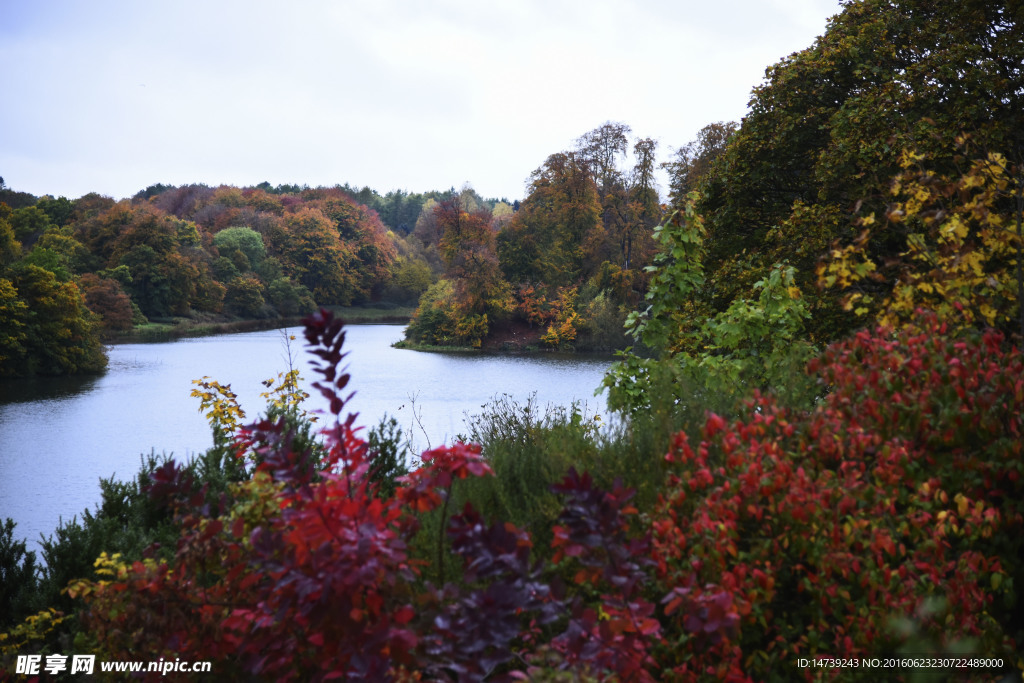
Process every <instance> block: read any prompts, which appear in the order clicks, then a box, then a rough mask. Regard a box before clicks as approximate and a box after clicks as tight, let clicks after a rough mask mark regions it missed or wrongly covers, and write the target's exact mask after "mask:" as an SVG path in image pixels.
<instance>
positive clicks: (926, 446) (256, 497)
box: [5, 313, 1024, 681]
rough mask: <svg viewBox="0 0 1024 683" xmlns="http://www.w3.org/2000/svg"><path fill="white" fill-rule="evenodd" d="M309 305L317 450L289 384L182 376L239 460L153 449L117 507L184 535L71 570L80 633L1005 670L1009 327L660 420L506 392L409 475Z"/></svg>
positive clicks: (720, 671)
mask: <svg viewBox="0 0 1024 683" xmlns="http://www.w3.org/2000/svg"><path fill="white" fill-rule="evenodd" d="M306 325H307V332H306V336H307V339H308V340H309V341H310V342H311V343H312V344H313V347H314V349H313V353H314V354H316V355H317V356H318V357H319V358H320V359H321V363H320V368H319V369H318V373H319V374H320V375H321V381H320V382H318V383H316V384H315V385H314V386H315V387H316V388H317V389H318V390H319V391H320V392H321V393H323V395H324V396H325V397H326V398H327V399H328V401H329V402H330V406H331V409H330V412H331V414H332V416H333V421H332V423H331V424H329V425H327V426H326V428H324V430H323V436H324V442H323V444H322V445H317V444H316V443H315V442H312V441H311V440H310V438H309V434H308V427H309V423H308V422H306V423H305V426H306V430H307V431H306V433H302V432H301V430H297V426H298V424H297V423H296V421H295V417H296V416H297V415H298V413H296V412H294V410H293V409H294V408H295V407H296V406H297V402H298V401H300V400H301V395H300V393H299V392H298V390H297V388H296V387H295V384H294V378H293V379H292V381H291V382H290V383H289V382H288V381H287V377H286V378H285V381H283V382H282V383H281V384H280V385H279V386H278V387H276V389H274V388H272V390H271V392H269V393H270V394H272V395H273V396H276V397H277V398H276V400H275V402H276V405H277V407H278V411H279V412H277V413H275V412H274V411H271V412H269V413H268V417H267V418H264V419H260V420H259V421H257V422H256V423H254V424H250V425H248V426H242V427H239V426H238V425H240V424H241V422H240V420H239V419H237V418H238V417H239V414H238V413H237V412H235V410H234V408H233V407H232V406H233V405H234V404H232V402H231V400H230V397H229V396H226V395H225V394H224V392H223V391H220V392H218V391H217V386H218V385H216V383H214V382H210V381H206V380H204V381H201V382H199V384H200V388H199V389H197V395H199V396H201V397H203V398H204V408H208V409H210V412H209V415H210V416H211V420H212V421H213V422H214V423H215V426H216V425H217V424H219V425H220V426H221V429H220V431H219V432H218V433H219V434H220V437H219V439H218V444H219V445H218V447H217V448H215V449H213V450H212V451H211V456H210V457H213V455H212V454H213V453H217V454H218V457H223V456H228V457H236V458H240V461H239V462H241V463H243V467H242V470H238V469H235V470H234V472H235V475H236V476H234V477H228V478H227V479H224V483H223V485H222V486H216V487H211V486H206V487H204V486H200V485H198V482H199V481H201V480H202V478H203V476H208V475H203V473H202V470H196V469H191V470H190V469H188V468H181V467H179V466H178V465H176V464H175V463H173V462H166V463H162V464H160V465H159V466H158V467H155V468H152V467H151V468H150V474H149V479H148V484H147V485H146V486H145V489H146V492H147V493H146V497H147V500H148V501H149V502H147V503H146V504H145V505H143V506H141V507H139V504H138V501H137V502H136V505H134V506H133V508H132V509H136V510H151V511H160V510H164V511H167V512H165V513H162V515H163V516H162V517H161V519H169V517H168V515H170V517H172V518H173V520H174V522H173V523H174V528H173V534H174V536H176V537H177V540H176V541H174V542H167V541H165V542H164V543H163V544H162V545H161V546H159V547H158V546H152V547H150V548H149V549H148V550H146V551H145V552H140V551H139V550H138V540H141V539H136V541H135V542H132V543H127V542H121V543H117V544H112V545H111V546H110V547H121V548H125V549H126V550H127V551H128V552H127V554H125V555H113V554H110V553H109V552H103V553H102V554H100V558H99V560H97V562H96V565H95V566H96V576H95V579H89V578H80V579H78V580H75V581H72V582H71V586H70V588H69V590H68V595H69V597H73V598H75V599H76V600H78V602H77V603H74V605H73V607H68V609H73V610H74V613H75V615H76V617H77V620H78V625H77V626H76V629H77V631H76V632H77V639H76V647H77V648H78V649H80V650H83V651H90V652H96V653H98V654H101V655H102V656H104V657H107V658H110V659H129V658H131V659H139V658H152V659H156V658H159V657H165V658H167V657H171V658H181V659H194V660H211V661H214V662H216V666H217V670H218V672H219V673H222V674H224V675H229V676H245V677H248V678H250V679H253V680H270V679H276V680H325V679H328V678H335V677H339V676H340V677H345V678H350V679H372V680H387V679H391V680H423V679H429V680H483V679H485V678H486V679H488V680H507V679H517V678H520V679H521V678H529V679H541V680H545V679H546V680H561V679H560V678H559V676H560V675H563V674H565V675H569V676H571V677H575V678H579V677H583V678H593V679H595V680H608V679H616V680H636V681H643V680H655V679H657V680H697V679H707V680H718V679H727V680H791V679H799V678H808V679H811V678H814V676H815V674H816V672H815V671H813V670H811V669H802V670H801V669H799V668H797V667H796V664H795V661H796V659H797V658H798V657H809V656H813V655H830V654H831V655H835V654H840V655H842V656H846V657H860V656H877V657H881V656H884V655H891V654H898V653H900V652H902V651H906V652H913V653H915V654H920V653H922V652H933V653H937V654H974V655H977V656H983V657H997V658H998V657H1001V658H1003V660H1004V662H1005V663H1006V664H1007V666H1016V667H1018V668H1019V667H1020V665H1021V663H1020V662H1018V661H1016V659H1015V654H1014V652H1015V650H1016V646H1017V643H1018V642H1019V641H1020V638H1021V635H1022V632H1024V629H1022V623H1021V621H1020V617H1019V614H1018V613H1019V609H1017V608H1018V606H1019V601H1018V600H1017V595H1016V586H1019V585H1021V581H1022V580H1024V576H1022V572H1021V568H1020V566H1019V562H1018V561H1017V558H1019V556H1020V554H1021V543H1022V541H1021V540H1020V539H1021V531H1022V529H1021V527H1022V524H1024V518H1022V505H1024V504H1022V503H1021V500H1022V493H1024V492H1022V491H1021V483H1020V482H1021V474H1022V469H1024V463H1022V460H1021V445H1020V434H1021V431H1022V428H1024V417H1022V415H1021V411H1020V406H1021V403H1022V401H1024V384H1022V383H1021V380H1020V377H1021V376H1024V358H1022V356H1021V353H1020V351H1019V350H1018V349H1016V348H1014V347H1011V346H1009V345H1008V344H1007V342H1006V340H1005V339H1003V338H1002V337H1001V336H1000V334H999V333H997V332H993V331H988V332H983V333H982V332H966V333H962V334H960V335H959V336H952V335H950V334H949V331H948V330H946V329H945V328H944V327H943V326H942V324H941V323H939V322H937V321H936V320H935V319H934V318H931V317H928V316H923V317H921V318H920V319H919V320H918V323H917V326H916V327H915V328H913V329H908V330H907V331H904V332H900V333H898V334H893V333H891V332H888V331H886V330H884V329H879V330H876V331H874V332H868V331H865V332H862V333H860V334H858V335H857V336H855V337H853V338H851V339H849V340H847V341H845V342H842V343H838V344H835V345H833V346H831V347H830V348H829V349H828V350H826V351H825V353H824V354H823V355H822V356H821V357H820V358H818V359H817V360H815V361H814V362H812V363H811V366H810V371H811V373H812V376H816V377H818V378H819V380H820V381H821V382H822V391H823V392H824V393H825V395H824V398H823V399H821V400H820V401H819V403H818V405H817V406H815V407H814V408H813V409H812V410H798V409H794V408H792V407H785V406H783V405H780V404H779V403H778V402H777V401H776V400H775V399H774V398H772V397H771V396H763V395H760V394H756V395H755V396H754V398H753V399H751V400H750V401H749V403H748V404H747V405H746V407H745V409H744V411H743V413H742V414H741V415H740V416H739V417H736V418H730V419H725V418H722V417H720V416H718V415H716V414H714V413H708V414H706V416H705V417H704V418H702V419H701V421H700V423H701V424H700V425H699V428H698V429H696V430H694V429H692V428H691V429H689V430H688V431H689V433H688V432H687V430H683V431H675V432H674V434H675V435H674V436H673V437H671V438H669V437H670V435H671V434H672V431H671V426H672V425H671V423H669V422H665V423H664V424H662V426H661V431H660V433H661V435H662V436H661V439H662V440H660V441H659V439H658V438H652V439H651V440H650V441H647V442H643V441H642V439H639V438H638V434H637V427H646V428H647V430H646V431H650V432H657V431H659V429H658V428H656V427H655V426H654V423H646V424H644V425H640V424H633V425H625V426H621V427H619V429H620V431H618V432H615V431H614V430H612V431H610V432H609V431H605V432H602V431H600V430H598V429H596V428H595V427H594V425H593V423H592V422H591V421H587V420H586V419H585V418H584V416H583V414H582V413H581V412H580V411H578V410H573V411H567V412H566V413H565V414H563V415H561V416H558V415H554V416H547V417H542V416H540V415H539V414H537V413H535V410H536V409H535V407H533V406H532V404H527V405H526V406H516V405H514V404H511V403H509V402H501V401H498V402H497V403H496V404H494V405H493V406H491V407H490V409H489V413H488V414H487V415H486V416H485V417H484V419H481V420H477V421H476V422H475V424H476V425H477V427H476V428H475V429H474V431H473V434H472V436H473V437H474V438H479V439H480V440H481V441H483V450H482V451H481V448H480V447H478V446H471V445H464V444H456V445H454V446H451V447H442V448H437V449H434V450H432V451H427V452H425V453H424V454H422V456H421V458H422V467H420V468H418V469H416V470H414V471H413V472H411V473H409V474H406V475H404V476H403V475H402V474H401V470H402V467H401V465H400V462H399V461H400V460H403V459H404V453H403V452H402V451H401V450H400V449H398V448H396V445H397V444H400V442H401V435H400V434H397V433H396V432H395V430H394V429H393V428H392V429H389V428H388V426H387V424H386V423H385V424H382V425H381V426H380V427H378V428H377V429H376V430H374V434H373V436H372V437H371V441H372V442H373V446H372V447H371V446H370V444H368V443H367V442H365V441H363V440H362V439H361V438H359V437H358V436H357V432H356V428H355V426H354V421H353V419H352V418H351V417H347V418H343V417H342V415H343V412H344V409H345V403H346V401H347V398H346V396H345V395H344V394H343V391H344V389H345V387H346V385H347V383H348V375H347V374H346V373H345V372H344V370H343V369H341V363H342V361H343V359H344V355H345V354H344V353H343V352H342V351H341V345H342V343H343V339H344V333H343V332H342V330H341V325H340V323H339V322H338V321H336V320H333V319H332V318H331V317H330V315H329V314H324V313H321V314H319V315H317V316H315V317H313V318H310V319H307V321H306ZM289 376H290V375H289ZM288 406H291V408H288ZM235 407H237V406H235ZM289 414H290V415H291V418H290V419H289V417H288V415H289ZM676 426H678V424H677V425H676ZM392 427H393V425H392ZM691 427H692V425H691ZM631 439H633V440H634V441H633V443H632V444H631V445H630V440H631ZM517 443H518V445H517ZM559 444H560V445H561V446H563V447H564V448H563V450H564V451H565V452H564V453H563V455H562V457H561V458H559V457H558V453H559V449H558V447H557V446H558V445H559ZM613 444H615V445H613ZM659 444H660V445H659ZM664 444H669V445H667V446H666V445H664ZM659 448H661V449H662V450H661V451H660V452H662V453H664V451H665V450H667V451H668V454H667V456H665V457H664V458H657V459H655V458H650V463H649V464H645V463H644V460H643V459H642V458H643V457H644V454H645V453H646V454H647V456H648V457H650V455H651V454H652V453H653V452H655V451H656V450H657V449H659ZM531 453H533V455H532V456H531ZM537 453H540V454H542V455H540V456H538V455H536V454H537ZM573 465H580V466H585V467H587V468H589V469H591V470H593V471H594V473H595V476H592V475H591V474H589V473H583V474H580V473H579V470H578V469H577V468H576V467H575V466H573ZM211 471H222V472H227V471H231V470H230V468H228V469H225V466H224V464H223V463H221V465H220V466H212V467H211ZM620 475H624V476H620ZM665 475H667V476H665ZM232 478H234V479H235V480H236V481H235V482H234V483H231V482H230V481H228V480H229V479H232ZM623 479H625V480H626V481H629V482H630V484H631V485H632V486H631V487H629V488H627V487H626V486H624V485H623V483H622V480H623ZM633 487H637V488H639V489H640V493H641V495H639V496H638V495H636V492H635V491H634V490H633ZM132 491H133V495H134V491H135V489H132ZM225 493H226V494H227V495H225ZM105 497H106V496H105ZM108 512H109V511H108ZM481 512H483V513H484V514H481ZM486 515H489V516H490V517H491V518H492V520H493V522H491V521H488V520H487V518H486ZM106 517H107V518H109V519H113V518H116V517H117V515H114V514H106ZM158 517H160V515H158ZM134 524H138V525H142V526H145V525H146V524H147V522H145V520H137V521H136V522H135V523H134ZM149 525H150V527H152V522H149ZM129 526H131V524H129ZM165 528H166V527H165ZM7 545H8V546H9V545H10V544H9V543H8V544H7ZM17 550H18V549H17V548H14V551H15V554H17ZM83 550H87V549H83ZM8 554H10V553H8ZM23 554H24V553H22V555H23ZM83 554H85V555H88V553H87V552H84V553H83ZM12 559H14V560H15V561H10V560H12ZM19 562H20V560H17V559H16V558H13V556H12V557H11V558H8V561H5V564H6V565H11V566H15V565H17V564H18V563H19ZM40 618H41V617H40ZM49 618H51V619H52V618H57V619H60V618H62V617H61V615H60V614H59V613H54V614H51V616H50V617H49ZM817 673H821V672H817ZM875 673H877V672H875ZM902 673H905V674H909V672H902ZM974 673H977V672H974ZM995 673H996V672H993V671H988V672H986V675H988V674H992V675H993V676H994V675H995ZM845 674H849V675H850V676H852V677H854V678H857V676H858V674H859V675H860V677H861V678H863V679H865V680H869V679H871V675H870V672H865V671H861V672H852V673H851V672H849V671H847V672H845ZM844 680H845V679H844Z"/></svg>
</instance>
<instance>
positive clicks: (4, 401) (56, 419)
mask: <svg viewBox="0 0 1024 683" xmlns="http://www.w3.org/2000/svg"><path fill="white" fill-rule="evenodd" d="M346 330H347V337H346V344H345V349H346V350H348V352H349V356H348V358H347V359H346V360H347V362H348V367H349V372H350V373H351V375H352V380H351V382H350V384H349V386H348V390H352V391H355V392H356V394H355V397H354V398H353V400H352V401H351V403H350V404H349V405H348V409H349V410H350V411H354V412H358V413H359V417H358V418H357V421H356V423H357V424H360V425H364V426H366V427H367V428H369V427H372V426H374V425H376V424H377V423H378V422H379V421H380V420H381V418H382V417H384V416H385V415H393V416H395V417H396V418H397V419H398V421H399V424H400V425H401V427H402V429H403V431H404V432H405V433H406V434H407V435H410V434H411V436H412V437H413V439H414V446H415V447H416V449H417V452H418V451H419V450H423V449H425V448H427V447H428V445H429V446H432V447H437V446H439V445H441V444H443V443H450V442H451V441H453V440H454V438H455V437H456V436H457V435H459V434H465V433H467V432H468V429H467V426H466V417H467V416H470V415H477V414H479V413H480V412H481V409H482V407H483V406H484V405H485V404H487V403H489V402H491V401H492V400H493V399H494V398H495V397H496V396H500V395H503V394H508V395H509V396H511V397H512V398H513V399H515V400H516V401H518V402H521V403H523V402H525V401H527V400H528V399H529V398H530V396H531V394H534V393H535V394H536V402H537V405H538V406H540V407H541V408H544V407H546V406H549V405H559V406H568V405H570V404H571V403H572V402H574V401H579V402H581V403H585V406H586V409H587V414H588V415H593V414H595V413H596V414H602V413H603V412H604V411H605V403H604V397H603V396H600V397H595V396H594V390H595V389H596V388H597V387H598V386H600V384H601V379H602V377H603V376H604V373H605V371H606V370H607V368H608V366H609V365H610V363H611V360H610V359H608V358H593V357H585V356H572V355H548V354H539V355H489V354H478V353H464V354H463V353H430V352H422V351H411V350H407V349H395V348H392V346H391V345H392V344H393V343H394V342H396V341H398V340H399V339H401V338H402V337H403V330H404V327H403V326H402V325H352V326H348V327H347V328H346ZM289 335H293V336H295V340H294V341H290V342H288V341H287V340H288V336H289ZM289 346H290V352H289ZM108 352H109V356H110V364H109V368H108V370H107V372H106V373H105V374H103V375H100V376H95V377H87V378H80V377H76V378H34V379H29V380H6V381H3V382H0V521H2V519H3V518H4V517H11V518H13V519H14V521H15V522H16V523H17V524H18V527H17V529H16V530H15V536H16V537H17V538H26V539H29V540H30V541H31V543H30V544H29V545H30V546H31V547H32V548H35V549H37V548H38V543H36V541H37V540H38V539H39V536H40V534H45V535H49V534H51V533H52V532H53V530H54V529H55V528H56V527H57V525H58V523H59V521H60V519H62V518H63V519H70V518H71V517H74V516H75V515H80V514H81V512H82V510H84V509H86V508H89V509H93V508H94V507H95V506H96V504H97V503H98V502H99V499H100V489H99V479H100V478H101V477H110V476H114V477H116V478H118V479H130V478H132V477H133V476H134V475H135V473H136V472H137V471H138V469H139V465H140V462H141V456H142V454H144V453H150V452H151V451H156V452H157V453H163V452H166V453H168V454H173V455H174V456H175V457H176V458H179V459H187V458H189V457H192V456H194V455H195V454H196V453H201V452H203V451H205V450H206V449H207V448H209V447H210V446H211V445H212V437H211V433H210V427H209V424H208V423H207V421H206V418H205V417H204V416H203V415H202V414H200V413H199V399H196V398H192V397H191V396H190V393H191V391H192V389H193V388H194V387H193V384H192V380H193V379H199V378H200V377H203V376H209V377H210V378H212V379H215V380H217V381H218V382H220V383H221V384H230V385H231V388H232V390H233V391H234V392H235V393H236V394H237V395H238V399H239V402H240V404H241V406H242V408H243V409H245V411H246V412H247V416H248V417H249V418H253V419H254V418H256V416H257V415H258V414H259V413H260V412H262V410H263V408H264V406H265V401H264V399H262V398H260V396H259V394H260V392H261V391H265V388H264V387H263V386H262V384H261V381H263V380H266V379H269V378H271V377H276V375H277V373H278V372H283V371H286V370H287V369H288V367H289V366H288V358H289V353H290V354H291V356H292V357H294V358H295V363H296V367H299V368H300V371H301V373H302V375H303V379H304V384H305V385H306V390H307V391H310V390H309V387H308V385H309V383H310V382H312V381H314V380H315V379H316V377H314V375H313V373H312V370H311V369H310V368H309V366H308V359H310V358H311V357H310V356H309V354H308V353H305V339H304V338H303V336H302V330H301V328H291V329H287V330H269V331H263V332H248V333H243V334H230V335H221V336H215V337H202V338H196V339H182V340H178V341H173V342H166V343H157V344H123V345H117V346H111V347H109V348H108ZM310 394H311V396H310V399H309V401H308V405H309V406H310V407H312V408H323V407H325V406H326V402H325V401H324V400H323V399H322V398H321V397H320V396H319V394H318V393H316V392H315V391H310ZM414 409H415V415H414V413H413V410H414Z"/></svg>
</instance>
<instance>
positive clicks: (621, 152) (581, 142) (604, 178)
mask: <svg viewBox="0 0 1024 683" xmlns="http://www.w3.org/2000/svg"><path fill="white" fill-rule="evenodd" d="M632 132H633V130H632V129H631V128H630V127H629V126H627V125H626V124H624V123H614V122H612V121H607V122H605V123H603V124H601V125H600V126H598V127H597V128H595V129H594V130H592V131H590V132H589V133H584V134H583V135H582V136H581V137H580V138H579V139H578V140H577V141H576V148H577V151H578V152H579V155H580V158H581V159H583V160H584V161H585V162H586V163H587V164H588V165H589V167H590V170H591V173H593V175H594V179H595V180H596V181H597V187H598V193H599V199H600V201H602V202H603V201H604V198H605V197H606V196H607V195H608V193H609V192H611V191H612V188H614V187H615V185H616V184H617V183H618V184H621V183H622V171H620V170H619V158H620V157H623V156H625V154H626V151H627V150H628V149H629V135H630V133H632Z"/></svg>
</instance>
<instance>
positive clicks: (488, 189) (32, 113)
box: [0, 0, 840, 198]
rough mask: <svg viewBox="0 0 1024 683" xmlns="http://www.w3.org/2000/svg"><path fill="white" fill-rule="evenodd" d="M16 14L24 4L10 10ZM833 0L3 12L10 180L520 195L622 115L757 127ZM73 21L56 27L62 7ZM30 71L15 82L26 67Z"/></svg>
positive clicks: (130, 190)
mask: <svg viewBox="0 0 1024 683" xmlns="http://www.w3.org/2000/svg"><path fill="white" fill-rule="evenodd" d="M6 4H7V5H11V4H13V3H6ZM839 9H840V7H839V4H838V0H803V1H802V2H801V1H795V0H771V1H770V2H760V1H757V0H723V1H721V2H718V3H714V4H711V3H706V2H675V3H667V2H655V1H653V0H649V1H643V0H641V1H638V2H634V3H623V2H612V1H611V0H591V1H589V2H576V1H572V0H546V1H534V0H527V1H514V0H507V1H497V2H479V1H478V0H473V1H470V0H443V1H440V2H415V1H413V0H383V1H378V2H362V3H356V2H347V1H343V2H328V1H326V0H322V1H316V0H309V1H300V2H291V3H284V4H282V3H277V2H269V1H267V0H254V1H252V2H204V1H200V0H180V1H176V2H171V1H170V0H157V1H154V2H145V3H137V2H131V1H129V0H98V1H96V2H91V3H77V2H63V3H21V4H19V6H18V7H7V6H4V8H3V12H4V13H5V14H6V17H5V18H4V20H3V21H0V60H2V63H4V64H6V65H8V68H7V69H5V71H4V73H3V76H2V77H0V79H2V81H0V87H2V89H3V92H4V93H5V98H4V99H5V106H4V107H2V108H0V174H2V175H3V177H4V178H5V180H6V182H7V183H8V185H10V186H11V187H13V188H15V189H19V190H23V191H28V192H32V193H34V194H43V193H50V194H55V195H66V196H71V197H75V196H79V195H81V194H84V193H85V192H89V191H98V192H101V193H104V194H109V195H112V196H115V197H123V196H130V195H131V194H134V193H135V192H136V191H138V190H140V189H142V188H144V187H146V186H147V185H149V184H152V183H155V182H169V183H187V182H204V183H208V184H219V183H222V182H223V183H229V184H250V183H256V182H260V181H262V180H268V181H270V182H271V183H280V182H297V183H308V184H310V185H318V184H325V185H333V184H335V183H344V182H350V183H352V184H355V185H369V186H371V187H374V188H376V189H378V190H379V191H381V192H386V191H388V190H390V189H393V188H404V189H409V190H427V189H434V188H445V187H448V186H453V185H454V186H460V185H462V183H464V182H467V181H468V182H470V183H471V184H472V185H473V186H474V187H476V188H477V189H478V190H479V191H480V192H481V193H482V194H484V195H487V196H502V195H503V196H507V197H510V198H515V197H521V196H522V194H523V188H524V182H525V180H526V178H527V176H528V175H529V173H530V172H531V171H532V170H533V169H535V168H536V167H537V166H539V165H540V164H541V163H542V162H543V161H544V159H545V158H546V157H547V155H549V154H551V153H553V152H556V151H559V150H562V149H565V148H568V147H570V146H571V145H572V143H573V140H574V139H575V138H576V137H578V136H579V135H581V134H583V133H585V132H586V131H588V130H590V129H592V128H594V127H596V126H598V125H600V124H601V123H602V122H604V121H606V120H615V121H622V122H624V123H627V124H629V125H630V126H632V128H633V131H634V134H635V135H637V136H643V137H648V136H649V137H654V138H657V139H659V140H660V141H661V150H662V153H663V155H664V154H667V152H668V148H669V147H675V146H678V145H681V144H684V143H685V142H687V141H688V140H690V139H691V138H692V137H693V135H694V134H695V133H696V132H697V130H698V129H699V128H700V127H702V126H703V125H705V124H707V123H709V122H712V121H717V120H723V119H733V120H738V119H739V118H740V117H742V116H743V114H744V112H745V110H746V105H747V101H748V99H749V94H750V90H751V88H752V87H753V86H755V85H756V84H758V83H759V82H760V81H761V79H762V78H763V74H764V70H765V68H766V67H767V66H768V65H769V64H771V63H773V62H775V61H777V60H778V59H779V58H781V57H783V56H785V55H787V54H789V53H791V52H794V51H796V50H800V49H802V48H804V47H807V46H808V45H810V43H811V42H812V41H813V39H814V37H815V36H816V35H820V34H821V33H822V32H823V31H824V29H825V25H826V21H825V20H826V17H828V16H829V15H831V14H834V13H836V12H838V11H839ZM58 10H59V11H58ZM11 65H16V66H13V67H12V66H11Z"/></svg>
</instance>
